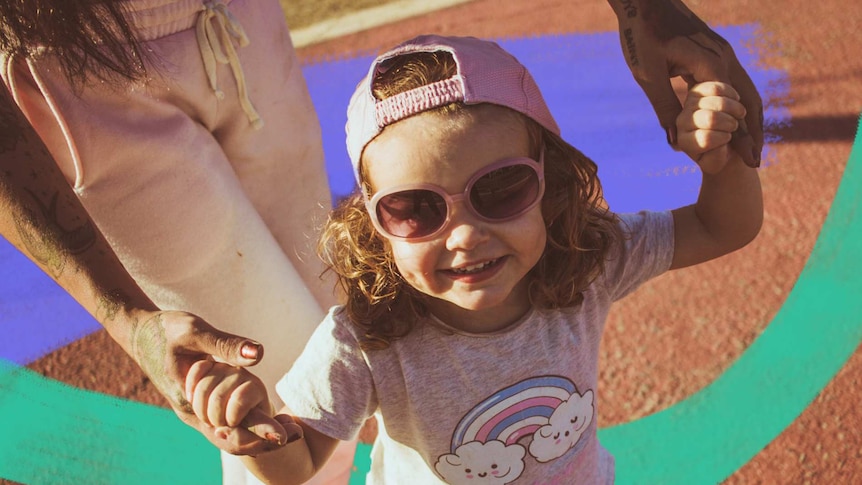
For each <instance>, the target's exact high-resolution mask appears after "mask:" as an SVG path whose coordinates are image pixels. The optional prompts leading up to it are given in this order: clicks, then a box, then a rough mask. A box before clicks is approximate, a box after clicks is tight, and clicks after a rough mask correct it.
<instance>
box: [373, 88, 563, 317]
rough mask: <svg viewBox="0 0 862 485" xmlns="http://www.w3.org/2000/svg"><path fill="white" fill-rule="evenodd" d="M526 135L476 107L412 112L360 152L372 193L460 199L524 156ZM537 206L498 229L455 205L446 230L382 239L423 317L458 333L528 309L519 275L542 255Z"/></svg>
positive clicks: (514, 120) (515, 122)
mask: <svg viewBox="0 0 862 485" xmlns="http://www.w3.org/2000/svg"><path fill="white" fill-rule="evenodd" d="M530 156H531V153H530V144H529V139H528V135H527V130H526V127H525V125H524V123H523V121H522V120H521V119H519V118H518V117H517V116H515V115H513V114H512V113H511V112H510V111H508V110H506V109H505V108H501V107H498V106H493V105H479V106H476V107H473V108H471V109H470V110H467V111H465V112H463V113H461V114H458V115H455V116H452V115H441V114H438V113H422V114H419V115H416V116H413V117H410V118H406V119H404V120H401V121H399V122H397V123H394V124H393V125H390V126H388V127H387V128H386V129H385V130H384V131H383V132H382V133H381V134H380V135H379V136H378V137H377V138H375V139H374V140H373V141H372V142H371V143H369V144H368V146H367V147H366V148H365V152H364V154H363V163H364V164H365V174H366V176H367V178H368V182H369V183H370V184H371V187H372V190H373V191H374V192H377V191H381V190H386V189H387V188H390V187H395V186H398V185H404V184H416V183H425V184H434V185H437V186H439V187H441V188H442V189H443V190H445V191H446V192H447V193H449V194H459V193H462V192H463V191H464V189H465V187H466V185H467V183H468V181H469V180H470V177H471V176H472V175H473V174H474V173H476V172H477V171H479V170H481V169H482V168H484V167H486V166H488V165H490V164H492V163H494V162H497V161H499V160H502V159H506V158H513V157H530ZM540 207H541V204H537V205H536V206H535V207H534V208H533V209H531V210H530V211H528V212H527V213H525V214H523V215H521V216H519V217H518V218H516V219H514V220H511V221H506V222H486V221H483V220H481V219H478V218H476V217H475V216H474V215H473V214H472V213H471V212H470V211H469V210H467V208H466V207H465V206H464V201H459V202H456V203H455V204H454V206H453V208H452V213H451V219H450V222H449V224H448V226H446V227H445V229H444V230H443V231H442V232H441V233H440V234H438V235H437V236H435V237H434V238H433V239H431V240H425V241H421V242H415V241H404V240H397V239H390V240H389V243H390V245H391V248H392V254H393V256H394V260H395V264H396V266H397V267H398V270H399V271H400V272H401V274H402V276H403V277H404V278H405V279H406V280H407V282H408V283H409V284H410V285H411V286H413V287H414V288H416V289H417V290H419V291H421V292H422V293H425V294H426V295H429V296H432V297H434V298H433V300H432V301H431V303H430V310H431V311H432V312H433V313H434V314H435V315H437V316H438V317H440V318H442V319H444V320H445V321H446V322H447V323H448V324H449V325H452V326H454V327H456V328H459V329H461V330H464V331H468V332H477V333H480V332H491V331H495V330H499V329H501V328H504V327H506V326H507V325H509V324H510V323H513V322H514V321H516V320H517V319H518V318H520V317H521V316H522V315H523V314H524V313H526V311H527V310H528V309H529V301H528V297H527V285H526V279H525V276H526V275H527V273H528V272H529V271H530V269H532V268H533V266H535V264H536V263H537V262H538V260H539V258H540V257H541V256H542V253H543V251H544V248H545V238H546V234H545V223H544V221H543V219H542V214H541V208H540Z"/></svg>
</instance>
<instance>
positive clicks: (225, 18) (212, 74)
mask: <svg viewBox="0 0 862 485" xmlns="http://www.w3.org/2000/svg"><path fill="white" fill-rule="evenodd" d="M196 30H197V39H198V47H199V48H200V51H201V58H203V62H204V69H206V74H207V78H208V79H209V82H210V87H211V88H212V90H213V92H214V93H215V95H216V97H217V98H218V99H224V91H222V90H221V89H219V88H218V76H217V73H216V67H217V64H216V63H218V64H228V65H230V68H231V70H232V71H233V77H234V79H236V86H237V91H238V96H239V103H240V106H242V110H243V111H244V112H245V114H246V116H248V121H249V123H251V125H252V127H253V128H254V129H256V130H257V129H260V128H261V127H262V126H263V120H262V119H261V117H260V115H259V114H258V113H257V110H255V109H254V106H253V105H252V104H251V100H250V99H249V97H248V88H247V87H246V84H245V74H244V73H243V71H242V65H240V63H239V57H238V56H237V54H236V48H234V46H233V41H234V40H236V42H237V44H239V46H240V47H245V46H247V45H248V44H249V40H248V36H247V35H246V33H245V30H243V28H242V25H240V23H239V21H238V20H237V19H236V17H234V16H233V15H232V14H231V13H230V11H228V9H227V5H225V4H223V3H220V2H206V3H205V4H204V11H203V12H201V14H200V16H199V17H198V21H197V26H196Z"/></svg>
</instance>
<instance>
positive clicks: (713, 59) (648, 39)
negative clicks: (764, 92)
mask: <svg viewBox="0 0 862 485" xmlns="http://www.w3.org/2000/svg"><path fill="white" fill-rule="evenodd" d="M608 1H609V3H610V4H611V7H613V9H614V12H615V13H616V15H617V19H618V21H619V30H620V43H621V45H622V48H623V54H624V56H625V59H626V63H627V64H628V66H629V68H630V69H631V71H632V75H633V76H634V78H635V80H636V81H637V82H638V84H639V85H640V86H641V88H642V89H643V90H644V93H646V95H647V97H648V98H649V100H650V103H652V105H653V109H655V112H656V115H657V116H658V119H659V123H660V124H661V126H662V127H663V128H664V129H665V131H666V132H667V139H668V143H669V144H671V146H676V142H677V132H676V127H675V121H676V118H677V116H678V115H679V113H680V111H682V106H681V104H680V100H679V98H678V97H677V96H676V94H675V93H674V90H673V88H672V86H671V83H670V78H673V77H676V76H681V77H682V78H683V79H685V81H686V82H687V83H688V86H689V87H691V86H693V85H695V84H697V83H701V82H706V81H719V82H723V83H727V84H730V85H731V86H733V88H734V89H735V90H736V91H737V92H738V93H739V96H740V101H741V102H742V104H743V106H745V109H746V115H745V119H744V121H743V122H742V123H740V125H739V128H738V129H737V131H736V132H735V133H734V137H733V140H732V142H731V147H732V148H733V149H734V150H735V151H736V152H737V153H738V154H739V155H740V156H741V157H742V159H743V161H744V162H745V163H746V164H747V165H749V166H752V167H757V166H759V165H760V158H761V151H762V149H763V101H762V100H761V97H760V94H759V93H758V92H757V88H756V87H755V85H754V83H753V82H752V81H751V78H750V77H749V75H748V73H747V72H746V71H745V69H744V68H743V67H742V65H741V64H740V63H739V60H738V59H737V57H736V54H735V52H734V51H733V48H732V47H731V46H730V44H729V43H728V42H727V41H726V40H725V39H724V38H722V37H721V36H720V35H718V34H716V33H715V32H714V31H713V30H712V29H710V28H709V27H708V26H707V25H706V23H704V22H703V21H702V20H701V19H700V18H698V17H697V15H695V14H694V13H693V12H692V11H691V10H689V9H688V7H686V6H685V4H683V3H682V2H681V1H680V0H608Z"/></svg>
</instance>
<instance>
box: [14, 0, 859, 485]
mask: <svg viewBox="0 0 862 485" xmlns="http://www.w3.org/2000/svg"><path fill="white" fill-rule="evenodd" d="M686 3H687V4H688V5H689V6H690V7H691V8H692V9H693V10H695V11H696V12H697V13H698V14H699V15H700V16H701V18H703V19H704V20H706V21H707V22H708V23H710V24H711V25H716V26H726V25H745V24H755V25H757V26H759V35H758V37H759V38H760V39H761V40H762V45H758V46H756V47H757V48H758V49H760V50H761V51H762V52H764V53H765V56H764V62H765V63H766V64H767V65H768V66H769V67H773V68H777V69H781V70H783V71H784V72H786V73H787V77H788V80H789V86H788V95H787V97H786V99H782V100H781V102H782V103H784V105H785V106H786V107H787V109H788V111H789V113H790V123H789V125H788V126H785V127H782V128H780V129H778V131H777V132H776V134H777V135H780V137H781V141H779V142H776V143H774V144H773V145H772V149H773V153H774V157H773V159H772V160H771V163H770V165H769V166H768V167H766V168H765V169H763V170H761V179H762V184H763V191H764V199H765V221H764V226H763V230H762V232H761V234H760V236H759V237H758V239H757V240H756V241H755V242H754V243H752V244H751V245H750V246H748V247H747V248H745V249H744V250H742V251H740V252H738V253H736V254H733V255H731V256H729V257H726V258H723V259H721V260H719V261H716V262H712V263H708V264H704V265H701V266H698V267H695V268H690V269H685V270H681V271H677V272H674V273H672V274H668V275H665V276H663V277H661V278H659V279H657V280H654V281H652V282H650V283H648V284H647V285H646V286H645V287H643V288H642V289H641V290H639V291H638V292H636V293H635V294H634V295H632V296H631V297H628V298H626V299H625V300H623V301H622V302H621V303H619V304H618V305H617V306H616V307H615V309H614V310H613V311H612V313H611V316H610V318H609V321H608V327H607V332H606V334H605V337H604V341H603V344H602V353H601V376H600V387H599V399H600V402H601V406H599V425H600V426H609V425H614V424H619V423H624V422H628V421H631V420H634V419H638V418H640V417H643V416H646V415H649V414H651V413H655V412H657V411H660V410H662V409H664V408H667V407H668V406H671V405H673V404H675V403H677V402H679V401H680V400H682V399H684V398H686V397H687V396H690V395H692V394H693V393H695V392H697V391H699V390H701V389H702V388H704V387H705V386H706V385H708V384H709V383H710V382H712V381H713V380H714V379H715V378H716V377H718V376H719V375H721V374H722V372H724V371H725V369H727V367H728V366H729V365H731V364H732V363H733V362H734V360H735V359H736V358H737V357H738V356H739V355H741V354H742V352H743V351H745V349H746V348H747V347H748V346H749V345H750V344H751V343H752V342H753V341H754V340H755V339H756V338H757V337H758V336H759V335H760V333H761V332H762V331H763V329H764V328H766V326H767V325H768V324H769V323H770V321H771V320H772V318H773V317H774V316H775V314H776V312H777V311H778V310H779V308H780V307H781V305H782V303H783V302H784V300H785V298H786V297H787V295H788V294H789V292H790V290H791V288H792V287H793V285H794V283H795V282H796V279H797V277H798V276H799V274H800V272H801V270H802V268H803V266H804V264H805V262H806V260H807V258H808V255H809V254H810V253H811V250H812V247H813V246H814V242H815V240H816V238H817V236H818V234H819V231H820V228H821V226H822V224H823V221H824V219H825V218H826V215H827V213H828V212H829V208H830V205H831V203H832V200H833V196H834V194H835V191H836V188H837V187H838V184H839V181H840V180H841V177H842V173H843V170H844V167H845V164H846V162H847V160H848V157H849V154H850V149H851V145H852V143H853V139H854V134H855V132H856V127H857V121H858V117H859V114H860V113H862V56H860V55H859V52H860V45H862V33H860V31H859V26H860V25H862V9H860V8H859V7H858V6H856V5H854V4H853V3H852V2H847V1H844V2H842V1H840V0H823V1H817V2H812V1H805V0H786V1H784V0H782V1H777V0H772V1H763V2H752V1H747V0H723V1H720V2H715V1H713V2H708V1H701V0H689V1H688V2H686ZM611 31H616V21H615V18H614V16H613V14H612V12H611V10H610V9H609V7H608V6H607V4H606V2H604V1H597V0H572V1H565V2H562V1H557V0H535V1H530V2H526V1H514V0H476V1H472V2H468V3H465V4H463V5H460V6H456V7H452V8H448V9H445V10H443V11H440V12H435V13H432V14H427V15H423V16H420V17H415V18H410V19H407V20H403V21H399V22H397V23H396V24H389V25H384V26H381V27H377V28H374V29H371V30H367V31H363V32H360V33H356V34H352V35H348V36H345V37H341V38H337V39H334V40H331V41H327V42H323V43H320V44H314V45H310V46H307V47H303V48H301V49H300V51H299V53H300V57H301V59H302V60H303V61H304V62H308V63H311V62H317V61H320V60H325V59H334V58H345V57H352V56H354V55H357V54H359V53H362V54H367V53H373V52H376V51H378V50H380V49H382V48H386V47H389V46H391V45H394V44H395V43H397V42H399V41H401V40H403V39H405V38H408V37H411V36H413V35H417V34H421V33H429V32H434V33H441V34H455V35H474V36H479V37H489V38H521V37H532V36H547V35H555V34H568V33H591V32H611ZM573 82H577V80H576V79H574V80H573ZM656 133H657V136H661V133H660V131H657V132H656ZM599 164H601V161H600V160H599ZM860 318H862V316H860ZM633 322H637V323H636V324H635V323H633ZM828 324H829V322H826V321H824V322H823V325H828ZM29 367H30V368H31V369H33V370H36V371H38V372H41V373H42V374H44V375H45V376H47V377H50V378H53V379H57V380H60V381H63V382H66V383H69V384H72V385H74V386H77V387H80V388H85V389H91V390H96V391H100V392H104V393H108V394H113V395H116V396H119V397H123V398H126V399H131V400H137V401H142V402H147V403H154V404H162V400H161V398H160V396H158V395H157V394H156V393H155V391H154V389H153V387H152V386H151V385H150V383H149V382H148V381H147V380H146V379H145V378H144V377H143V376H142V374H141V373H140V372H139V371H138V370H137V368H136V367H135V366H134V364H132V363H131V361H130V359H129V358H128V357H126V356H125V355H124V354H123V353H122V351H121V350H120V349H119V347H117V346H116V345H114V344H113V343H112V342H111V341H110V339H109V338H108V337H107V335H106V334H105V333H104V332H98V333H96V334H93V335H91V336H89V337H86V338H84V339H82V340H80V341H78V342H75V343H73V344H71V345H69V346H67V347H65V348H62V349H60V350H57V351H55V352H53V353H52V354H50V355H48V356H46V357H44V358H42V359H40V360H38V361H36V362H34V363H33V364H31V365H30V366H29ZM116 376H122V378H121V379H117V378H116ZM860 376H862V352H860V351H858V350H857V351H856V353H855V354H854V355H853V357H852V358H851V359H850V360H849V361H848V362H847V363H846V364H845V365H844V367H843V369H842V370H841V371H840V372H839V373H838V374H837V375H836V376H835V377H834V379H833V380H832V381H831V383H830V384H829V385H828V386H827V387H826V388H825V389H824V390H823V391H822V392H821V393H820V395H819V396H818V397H817V398H816V399H815V400H814V402H812V403H811V404H810V405H809V406H808V408H807V409H806V410H805V411H804V412H803V413H802V414H801V415H800V416H799V417H798V418H797V419H796V420H795V421H794V422H793V423H792V424H791V425H790V426H789V427H788V428H787V429H786V430H785V431H784V432H783V433H782V434H781V435H780V436H778V437H777V438H776V439H775V440H774V441H773V442H772V443H770V444H769V445H768V446H767V447H766V448H765V449H764V450H763V451H761V452H760V453H759V454H757V455H756V456H755V457H754V458H753V459H752V460H751V461H750V462H749V463H747V464H746V465H745V466H743V467H742V468H740V469H739V470H737V471H736V472H735V473H734V474H733V475H732V476H730V477H729V478H728V479H727V480H726V481H725V483H728V484H753V483H764V484H789V483H793V484H803V483H822V484H851V483H862V433H860V431H859V423H862V408H860V406H859V399H860V397H862V393H860V391H859V390H858V389H859V387H860V384H862V383H860ZM728 426H733V423H728ZM680 466H685V464H683V463H681V464H680ZM0 481H2V480H0Z"/></svg>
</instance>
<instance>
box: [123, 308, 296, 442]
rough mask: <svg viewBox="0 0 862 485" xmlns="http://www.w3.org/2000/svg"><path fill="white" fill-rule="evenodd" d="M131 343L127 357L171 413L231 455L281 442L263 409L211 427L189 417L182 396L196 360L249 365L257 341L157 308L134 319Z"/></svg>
mask: <svg viewBox="0 0 862 485" xmlns="http://www.w3.org/2000/svg"><path fill="white" fill-rule="evenodd" d="M131 345H132V357H133V358H134V359H135V360H136V361H137V363H138V365H140V366H141V369H142V370H143V371H144V372H145V373H146V374H147V376H149V378H150V379H151V380H152V381H153V384H154V385H155V386H156V388H158V390H159V392H161V393H162V395H164V396H165V397H166V398H167V399H168V402H169V403H170V405H171V407H172V408H173V409H174V412H176V414H177V416H178V417H179V418H180V419H181V420H182V421H183V422H185V423H186V424H188V425H189V426H191V427H193V428H195V429H197V430H198V431H200V432H201V433H202V434H203V435H204V436H205V437H206V438H207V439H208V440H210V442H212V443H213V444H214V445H216V446H217V447H219V448H221V449H223V450H225V451H227V452H229V453H232V454H235V455H257V454H259V453H263V452H266V451H270V450H272V449H275V448H278V447H279V446H281V445H283V444H284V443H285V442H286V433H285V430H284V428H283V427H282V425H281V424H279V423H278V422H277V421H275V420H274V419H273V418H271V417H270V416H269V414H267V413H262V412H252V413H250V414H249V416H248V417H247V418H246V419H245V420H244V421H243V423H242V426H241V427H238V428H231V429H226V428H224V427H221V428H217V427H214V426H212V425H210V424H207V423H205V422H204V421H201V420H200V419H199V418H198V417H197V416H195V413H194V409H192V406H191V404H190V403H189V401H188V400H187V399H186V396H185V380H186V375H187V374H188V372H189V369H190V368H192V366H193V365H194V364H195V363H196V362H197V363H199V362H200V361H203V360H216V361H219V362H224V363H227V364H231V365H234V366H240V367H245V366H250V365H254V364H256V363H257V362H259V361H260V359H261V358H262V357H263V347H262V346H261V345H260V344H259V343H257V342H253V341H250V340H248V339H246V338H243V337H238V336H236V335H231V334H229V333H225V332H222V331H220V330H218V329H216V328H213V327H212V326H211V325H209V324H208V323H207V322H205V321H204V320H202V319H200V318H199V317H196V316H195V315H192V314H190V313H185V312H178V311H162V312H154V313H150V314H149V315H147V316H146V317H144V318H142V319H140V320H139V321H138V323H137V324H135V326H134V329H133V331H132V337H131ZM261 438H263V439H261Z"/></svg>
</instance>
